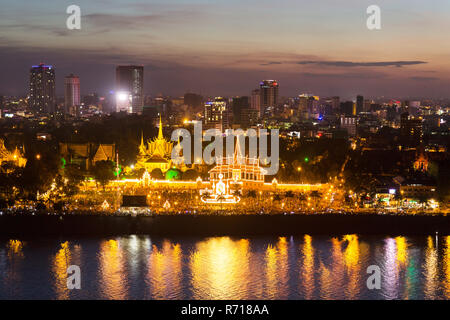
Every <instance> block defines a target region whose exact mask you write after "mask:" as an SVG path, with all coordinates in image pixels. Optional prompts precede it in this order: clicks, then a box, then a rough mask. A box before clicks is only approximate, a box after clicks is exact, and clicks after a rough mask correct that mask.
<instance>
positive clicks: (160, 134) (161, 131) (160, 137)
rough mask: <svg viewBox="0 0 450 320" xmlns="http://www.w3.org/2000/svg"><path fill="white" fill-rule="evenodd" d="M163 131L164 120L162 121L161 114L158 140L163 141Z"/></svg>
mask: <svg viewBox="0 0 450 320" xmlns="http://www.w3.org/2000/svg"><path fill="white" fill-rule="evenodd" d="M163 139H164V136H163V130H162V120H161V114H159V131H158V140H163Z"/></svg>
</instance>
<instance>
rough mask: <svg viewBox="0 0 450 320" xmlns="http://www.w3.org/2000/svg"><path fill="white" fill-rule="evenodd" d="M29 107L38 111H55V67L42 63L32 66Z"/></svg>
mask: <svg viewBox="0 0 450 320" xmlns="http://www.w3.org/2000/svg"><path fill="white" fill-rule="evenodd" d="M29 107H30V108H31V110H33V111H34V112H37V113H52V112H54V111H55V107H56V94H55V69H54V68H53V66H50V65H44V64H43V63H41V64H39V65H36V66H32V67H31V69H30V99H29Z"/></svg>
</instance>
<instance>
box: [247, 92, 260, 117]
mask: <svg viewBox="0 0 450 320" xmlns="http://www.w3.org/2000/svg"><path fill="white" fill-rule="evenodd" d="M250 108H252V109H254V110H257V111H258V114H257V115H258V117H261V90H259V89H255V90H253V91H252V97H251V101H250Z"/></svg>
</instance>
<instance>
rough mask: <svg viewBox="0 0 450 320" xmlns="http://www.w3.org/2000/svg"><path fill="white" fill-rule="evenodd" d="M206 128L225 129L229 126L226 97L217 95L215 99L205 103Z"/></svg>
mask: <svg viewBox="0 0 450 320" xmlns="http://www.w3.org/2000/svg"><path fill="white" fill-rule="evenodd" d="M204 125H205V129H219V130H221V131H223V130H224V129H227V128H228V127H229V112H228V106H227V101H226V99H225V98H222V97H216V98H215V99H214V101H209V102H206V103H205V118H204Z"/></svg>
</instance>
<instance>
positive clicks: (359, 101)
mask: <svg viewBox="0 0 450 320" xmlns="http://www.w3.org/2000/svg"><path fill="white" fill-rule="evenodd" d="M363 111H364V97H363V96H356V114H359V113H360V112H363Z"/></svg>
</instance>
